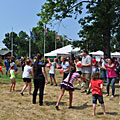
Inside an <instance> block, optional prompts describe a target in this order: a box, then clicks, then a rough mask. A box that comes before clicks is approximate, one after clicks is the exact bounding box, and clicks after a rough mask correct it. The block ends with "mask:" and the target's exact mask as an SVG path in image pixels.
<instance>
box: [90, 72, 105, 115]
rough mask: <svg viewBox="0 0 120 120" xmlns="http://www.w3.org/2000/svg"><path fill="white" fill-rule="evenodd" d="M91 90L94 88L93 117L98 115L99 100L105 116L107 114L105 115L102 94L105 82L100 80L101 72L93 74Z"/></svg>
mask: <svg viewBox="0 0 120 120" xmlns="http://www.w3.org/2000/svg"><path fill="white" fill-rule="evenodd" d="M89 88H92V99H93V116H95V115H96V104H97V99H98V100H99V103H100V104H101V107H102V110H103V112H104V115H105V114H106V113H105V105H104V101H103V94H102V88H103V81H102V80H100V73H99V72H94V73H93V75H92V80H91V82H90V85H89Z"/></svg>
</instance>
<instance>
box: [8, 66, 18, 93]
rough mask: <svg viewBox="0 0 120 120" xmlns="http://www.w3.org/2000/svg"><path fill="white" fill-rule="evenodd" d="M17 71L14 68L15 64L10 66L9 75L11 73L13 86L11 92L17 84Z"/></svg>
mask: <svg viewBox="0 0 120 120" xmlns="http://www.w3.org/2000/svg"><path fill="white" fill-rule="evenodd" d="M16 74H17V72H15V70H14V66H11V67H10V71H9V75H10V81H11V86H10V92H13V91H14V90H15V84H16V80H15V77H16Z"/></svg>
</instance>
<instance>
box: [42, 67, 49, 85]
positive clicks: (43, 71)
mask: <svg viewBox="0 0 120 120" xmlns="http://www.w3.org/2000/svg"><path fill="white" fill-rule="evenodd" d="M42 73H43V75H44V77H45V80H46V84H48V79H47V74H46V71H45V67H42Z"/></svg>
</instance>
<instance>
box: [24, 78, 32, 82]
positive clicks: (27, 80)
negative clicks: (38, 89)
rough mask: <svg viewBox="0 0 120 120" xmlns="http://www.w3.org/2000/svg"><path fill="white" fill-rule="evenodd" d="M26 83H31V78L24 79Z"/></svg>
mask: <svg viewBox="0 0 120 120" xmlns="http://www.w3.org/2000/svg"><path fill="white" fill-rule="evenodd" d="M23 81H24V82H31V78H23Z"/></svg>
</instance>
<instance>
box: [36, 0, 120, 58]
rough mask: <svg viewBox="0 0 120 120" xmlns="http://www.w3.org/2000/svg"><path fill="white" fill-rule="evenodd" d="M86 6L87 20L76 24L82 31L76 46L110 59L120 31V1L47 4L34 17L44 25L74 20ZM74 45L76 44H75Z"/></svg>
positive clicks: (62, 0) (56, 1) (73, 0)
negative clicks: (101, 52) (78, 24)
mask: <svg viewBox="0 0 120 120" xmlns="http://www.w3.org/2000/svg"><path fill="white" fill-rule="evenodd" d="M84 3H86V9H87V13H86V17H84V18H81V19H80V20H79V23H80V24H81V25H82V30H81V31H80V32H79V36H80V37H81V41H79V42H78V45H82V48H83V47H84V48H86V49H88V50H89V51H94V50H98V49H100V50H103V51H104V53H105V54H107V56H108V57H110V51H111V43H112V42H111V40H112V37H113V36H115V38H116V40H117V41H119V40H118V36H119V34H120V33H119V32H120V31H119V29H120V22H119V21H120V15H119V14H120V1H119V0H81V1H78V0H47V2H46V3H45V4H44V5H43V6H42V9H41V13H39V14H37V15H38V16H40V17H41V19H42V20H43V21H44V22H45V23H48V22H51V21H53V20H60V21H62V20H63V19H65V18H66V17H72V16H73V15H74V16H75V18H76V17H77V16H78V15H79V14H81V13H82V8H83V5H84ZM74 44H75V45H76V43H75V42H74Z"/></svg>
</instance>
